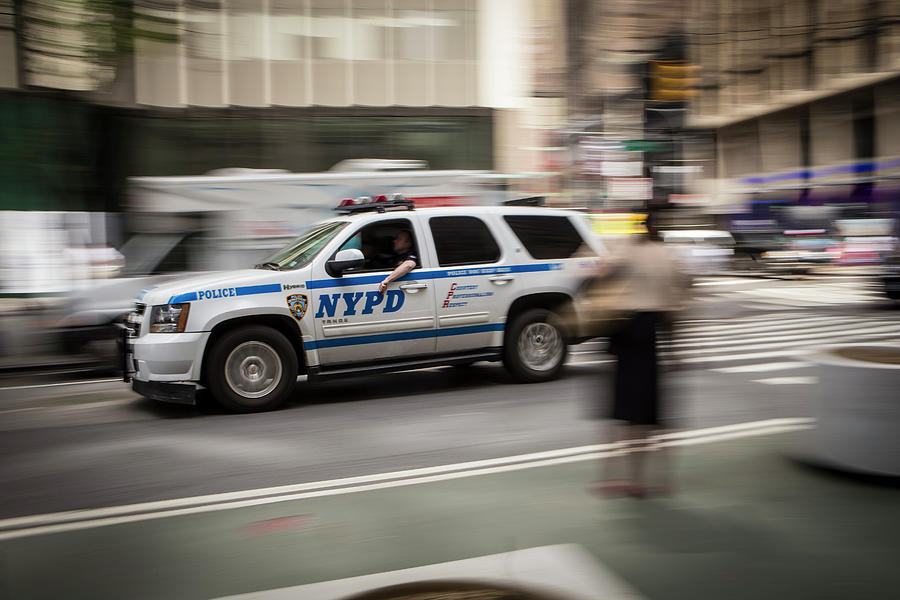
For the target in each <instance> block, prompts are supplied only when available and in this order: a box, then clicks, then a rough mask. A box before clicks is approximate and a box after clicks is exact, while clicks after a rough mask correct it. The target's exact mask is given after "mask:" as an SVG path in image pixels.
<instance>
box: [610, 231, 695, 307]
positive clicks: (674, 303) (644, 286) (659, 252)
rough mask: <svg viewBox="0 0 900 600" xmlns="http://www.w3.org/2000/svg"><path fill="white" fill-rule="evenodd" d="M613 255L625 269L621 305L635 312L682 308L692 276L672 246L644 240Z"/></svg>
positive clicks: (615, 263)
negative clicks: (676, 256)
mask: <svg viewBox="0 0 900 600" xmlns="http://www.w3.org/2000/svg"><path fill="white" fill-rule="evenodd" d="M616 254H617V255H615V256H614V257H613V262H614V266H618V267H619V268H621V269H622V271H621V277H624V278H625V285H624V289H623V290H622V292H621V295H620V297H619V302H620V303H621V308H622V309H625V310H635V311H670V310H677V309H678V308H680V307H681V304H682V302H683V301H684V300H685V298H686V292H687V287H688V279H687V277H686V275H685V274H684V273H683V272H682V271H681V268H680V263H679V262H678V260H677V258H675V256H674V255H673V252H672V250H671V249H670V248H668V247H666V246H665V244H663V243H662V242H656V241H644V242H637V243H631V244H626V245H624V246H623V247H622V248H621V249H620V251H619V252H617V253H616Z"/></svg>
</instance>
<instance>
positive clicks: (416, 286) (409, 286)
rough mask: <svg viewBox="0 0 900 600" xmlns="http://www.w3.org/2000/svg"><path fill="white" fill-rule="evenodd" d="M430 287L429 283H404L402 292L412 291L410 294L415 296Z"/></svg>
mask: <svg viewBox="0 0 900 600" xmlns="http://www.w3.org/2000/svg"><path fill="white" fill-rule="evenodd" d="M427 287H428V284H427V283H404V284H402V285H401V286H400V289H401V290H410V293H413V294H415V293H416V292H418V291H419V290H424V289H425V288H427Z"/></svg>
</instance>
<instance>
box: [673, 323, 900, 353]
mask: <svg viewBox="0 0 900 600" xmlns="http://www.w3.org/2000/svg"><path fill="white" fill-rule="evenodd" d="M840 331H853V332H854V333H856V334H862V333H883V334H885V335H887V334H889V333H895V332H900V325H893V326H882V325H878V326H876V327H873V328H869V329H860V328H859V325H858V324H855V323H849V324H846V325H841V326H832V327H821V328H816V330H815V331H812V332H810V333H797V334H791V335H774V336H768V337H759V338H751V339H753V340H754V341H756V342H776V341H785V342H790V341H794V340H811V339H824V338H825V337H826V336H824V335H823V334H832V333H836V332H840ZM743 341H746V340H745V339H743V338H741V339H737V340H735V339H729V340H720V341H712V340H700V341H691V342H675V343H674V344H665V345H664V346H665V347H674V348H685V347H689V346H734V345H735V344H738V343H740V342H743Z"/></svg>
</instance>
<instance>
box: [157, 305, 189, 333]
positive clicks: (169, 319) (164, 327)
mask: <svg viewBox="0 0 900 600" xmlns="http://www.w3.org/2000/svg"><path fill="white" fill-rule="evenodd" d="M190 309H191V305H190V304H187V303H186V304H162V305H160V306H154V307H153V310H152V311H150V333H181V332H182V331H184V327H185V325H187V319H188V311H190Z"/></svg>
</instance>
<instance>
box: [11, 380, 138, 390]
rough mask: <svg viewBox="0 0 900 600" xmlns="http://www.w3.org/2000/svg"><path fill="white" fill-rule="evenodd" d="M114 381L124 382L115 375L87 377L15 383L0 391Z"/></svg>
mask: <svg viewBox="0 0 900 600" xmlns="http://www.w3.org/2000/svg"><path fill="white" fill-rule="evenodd" d="M113 381H119V382H122V383H124V382H123V381H122V378H121V377H113V378H110V379H87V380H85V381H62V382H59V383H37V384H33V385H15V386H11V387H2V388H0V392H2V391H5V390H30V389H37V388H47V387H59V386H63V385H89V384H92V383H112V382H113Z"/></svg>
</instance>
